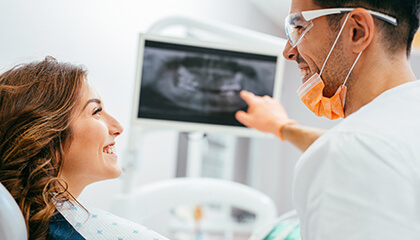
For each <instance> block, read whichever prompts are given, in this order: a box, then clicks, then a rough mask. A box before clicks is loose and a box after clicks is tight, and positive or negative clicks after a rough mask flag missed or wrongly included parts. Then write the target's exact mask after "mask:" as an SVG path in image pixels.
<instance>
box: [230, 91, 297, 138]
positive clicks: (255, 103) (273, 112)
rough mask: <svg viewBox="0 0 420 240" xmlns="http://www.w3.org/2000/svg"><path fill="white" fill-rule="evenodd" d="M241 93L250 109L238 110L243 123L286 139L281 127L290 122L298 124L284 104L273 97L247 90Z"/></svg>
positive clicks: (239, 119)
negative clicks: (288, 113)
mask: <svg viewBox="0 0 420 240" xmlns="http://www.w3.org/2000/svg"><path fill="white" fill-rule="evenodd" d="M240 95H241V97H242V99H243V100H244V101H245V102H246V103H247V104H248V111H247V112H244V111H238V112H236V114H235V117H236V119H237V120H238V121H239V122H241V123H242V124H243V125H245V126H247V127H250V128H255V129H257V130H259V131H262V132H267V133H272V134H274V135H276V136H278V137H279V138H280V139H282V140H284V138H283V136H282V135H281V129H282V128H283V127H284V126H286V125H288V124H297V122H296V121H294V120H292V119H290V118H289V116H288V115H287V112H286V111H285V110H284V107H283V105H282V104H281V103H279V102H278V101H276V100H274V99H273V98H271V97H269V96H264V97H260V96H256V95H254V94H253V93H251V92H248V91H245V90H242V91H241V93H240Z"/></svg>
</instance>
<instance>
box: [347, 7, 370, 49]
mask: <svg viewBox="0 0 420 240" xmlns="http://www.w3.org/2000/svg"><path fill="white" fill-rule="evenodd" d="M349 14H350V16H349V20H348V24H349V26H350V31H351V32H350V36H351V47H352V50H353V52H354V53H359V52H361V51H363V50H365V49H366V48H367V47H368V46H369V45H370V44H371V42H372V40H373V38H374V36H375V34H376V32H375V22H374V20H373V16H372V15H371V14H370V13H369V12H368V11H367V10H366V9H364V8H356V9H354V10H353V11H351V12H350V13H349Z"/></svg>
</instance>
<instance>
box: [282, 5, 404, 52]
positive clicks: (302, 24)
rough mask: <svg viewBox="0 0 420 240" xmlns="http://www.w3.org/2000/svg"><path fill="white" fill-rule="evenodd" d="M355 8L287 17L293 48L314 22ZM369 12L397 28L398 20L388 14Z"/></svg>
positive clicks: (295, 14)
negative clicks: (316, 19)
mask: <svg viewBox="0 0 420 240" xmlns="http://www.w3.org/2000/svg"><path fill="white" fill-rule="evenodd" d="M354 9H355V8H327V9H319V10H312V11H304V12H297V13H292V14H290V15H288V16H287V17H286V20H285V28H284V29H285V30H286V35H287V38H288V39H289V43H290V45H291V46H292V48H294V47H296V45H298V44H299V42H300V40H301V39H302V38H303V36H305V34H306V33H307V32H308V31H309V30H310V29H311V28H312V27H313V26H314V24H313V22H312V20H313V19H315V18H319V17H322V16H327V15H333V14H340V13H349V12H351V11H353V10H354ZM368 12H369V13H370V14H371V15H372V16H374V17H377V18H379V19H381V20H383V21H385V22H387V23H390V24H392V25H394V26H397V19H396V18H394V17H391V16H388V15H386V14H383V13H380V12H375V11H371V10H368Z"/></svg>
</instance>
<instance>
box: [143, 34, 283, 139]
mask: <svg viewBox="0 0 420 240" xmlns="http://www.w3.org/2000/svg"><path fill="white" fill-rule="evenodd" d="M139 50H140V53H139V60H138V61H139V65H138V70H137V71H139V73H138V74H137V78H138V79H137V84H136V86H137V87H136V90H135V91H136V98H135V101H136V102H135V105H136V106H137V107H136V108H135V120H145V121H143V123H148V124H151V123H153V124H154V125H155V127H158V126H159V124H161V126H162V127H163V126H167V127H173V128H175V129H177V130H182V131H197V130H198V131H203V132H213V131H214V130H216V129H217V127H222V129H223V127H224V130H222V129H220V128H219V130H221V131H222V132H224V131H225V130H228V129H234V130H235V131H238V130H239V129H246V128H245V127H244V126H243V125H242V124H241V123H239V122H238V121H237V120H236V119H235V113H236V112H237V111H238V110H246V109H247V104H246V103H245V101H243V100H242V99H241V97H240V96H239V92H240V91H241V90H248V91H250V92H253V93H254V94H256V95H261V96H263V95H268V96H272V97H273V96H274V95H276V94H277V95H278V93H275V91H276V84H278V81H279V58H280V57H279V56H278V55H274V54H267V53H264V54H263V53H259V52H257V51H247V50H245V49H239V48H235V49H234V48H233V46H231V47H230V48H229V47H228V46H216V45H215V44H209V43H204V42H198V41H191V40H189V41H186V40H182V39H172V38H167V39H166V38H164V37H156V36H155V37H153V36H147V35H141V37H140V46H139ZM280 59H281V58H280ZM277 97H278V96H277ZM162 121H164V122H162ZM163 123H164V124H163ZM171 123H172V126H171ZM173 124H175V125H173ZM197 124H204V125H201V127H202V128H201V130H200V128H199V126H200V125H197ZM209 127H210V128H209ZM228 127H229V128H228ZM232 127H234V128H232Z"/></svg>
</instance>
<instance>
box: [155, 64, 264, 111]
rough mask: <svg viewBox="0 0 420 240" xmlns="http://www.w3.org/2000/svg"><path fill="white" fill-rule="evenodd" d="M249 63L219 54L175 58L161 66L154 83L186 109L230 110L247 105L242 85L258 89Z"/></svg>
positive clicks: (161, 92)
mask: <svg viewBox="0 0 420 240" xmlns="http://www.w3.org/2000/svg"><path fill="white" fill-rule="evenodd" d="M256 77H257V73H256V72H255V70H254V69H253V68H252V67H249V66H241V65H240V64H238V63H236V62H234V61H231V60H225V59H222V58H218V57H210V56H197V57H184V58H174V59H171V60H169V61H168V62H167V63H166V64H164V65H163V66H162V68H161V71H160V74H159V75H158V77H157V79H156V81H155V82H154V84H153V88H154V90H155V91H156V92H158V93H160V94H161V95H162V96H164V97H165V98H167V99H168V100H170V101H171V102H173V103H174V104H175V105H177V106H179V107H183V108H187V109H193V110H197V111H203V112H231V111H235V110H238V109H241V108H244V107H245V106H246V103H245V102H244V101H243V100H242V99H241V98H240V96H239V92H240V91H241V90H242V89H256V88H257V89H258V88H259V87H258V81H257V79H256Z"/></svg>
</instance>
